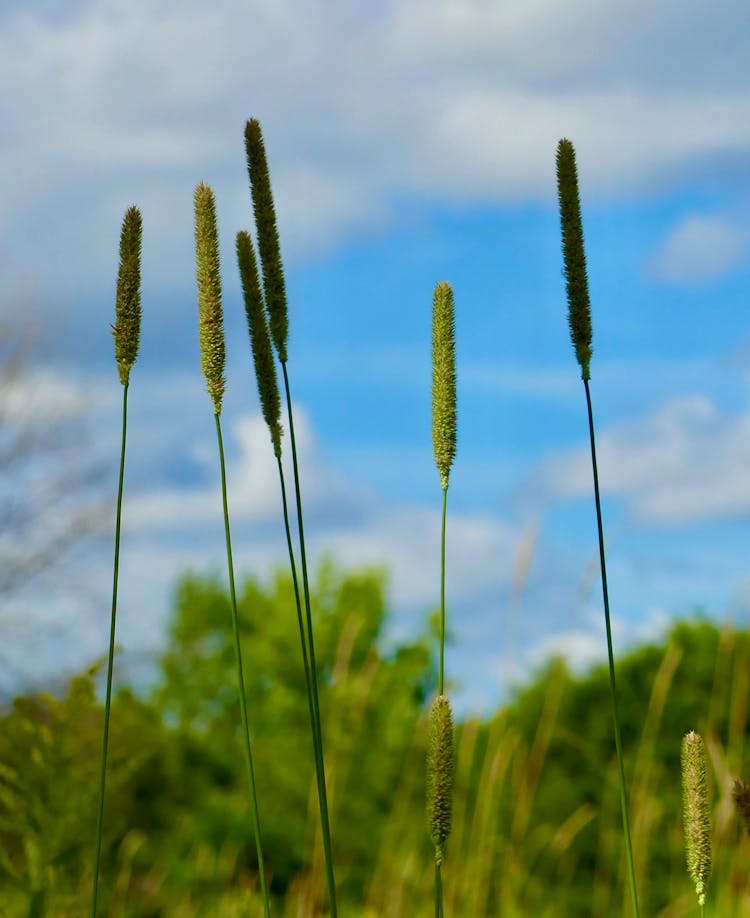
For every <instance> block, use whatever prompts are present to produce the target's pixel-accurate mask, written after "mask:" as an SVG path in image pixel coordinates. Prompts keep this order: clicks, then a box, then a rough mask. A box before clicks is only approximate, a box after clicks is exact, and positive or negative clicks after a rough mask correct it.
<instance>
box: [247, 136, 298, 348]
mask: <svg viewBox="0 0 750 918" xmlns="http://www.w3.org/2000/svg"><path fill="white" fill-rule="evenodd" d="M245 152H246V154H247V170H248V173H249V175H250V190H251V193H252V196H253V210H254V212H255V226H256V228H257V231H258V250H259V252H260V263H261V268H262V270H263V289H264V291H265V296H266V309H267V310H268V316H269V319H270V325H271V338H272V339H273V343H274V347H275V348H276V353H277V354H278V355H279V360H281V361H282V362H285V361H286V341H287V335H288V333H289V321H288V319H287V307H286V284H285V282H284V268H283V266H282V264H281V248H280V246H279V233H278V230H277V228H276V209H275V208H274V204H273V193H272V191H271V177H270V175H269V173H268V161H267V159H266V149H265V146H264V145H263V135H262V133H261V130H260V124H259V122H258V121H256V120H255V118H252V119H251V120H250V121H248V122H247V124H246V125H245Z"/></svg>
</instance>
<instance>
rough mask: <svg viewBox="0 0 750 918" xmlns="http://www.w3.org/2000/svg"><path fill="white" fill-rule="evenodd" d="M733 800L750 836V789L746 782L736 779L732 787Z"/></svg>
mask: <svg viewBox="0 0 750 918" xmlns="http://www.w3.org/2000/svg"><path fill="white" fill-rule="evenodd" d="M732 799H733V800H734V806H735V808H736V810H737V814H738V815H739V817H740V819H742V822H743V823H744V824H745V831H746V832H747V834H748V835H750V787H748V785H747V784H745V782H744V781H740V780H739V779H735V782H734V785H733V786H732Z"/></svg>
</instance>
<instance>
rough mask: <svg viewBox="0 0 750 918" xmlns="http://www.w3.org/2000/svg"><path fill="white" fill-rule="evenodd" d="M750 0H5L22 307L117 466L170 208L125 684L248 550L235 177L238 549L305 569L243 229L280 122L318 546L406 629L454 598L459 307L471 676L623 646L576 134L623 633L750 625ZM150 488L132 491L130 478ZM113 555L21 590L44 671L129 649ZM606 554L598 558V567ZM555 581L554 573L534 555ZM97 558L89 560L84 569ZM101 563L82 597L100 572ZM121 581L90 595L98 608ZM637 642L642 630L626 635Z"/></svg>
mask: <svg viewBox="0 0 750 918" xmlns="http://www.w3.org/2000/svg"><path fill="white" fill-rule="evenodd" d="M749 25H750V13H749V12H748V10H747V6H746V4H744V3H742V2H730V0H727V2H723V3H721V4H714V5H712V6H710V7H709V6H707V5H706V4H703V3H699V2H688V0H679V2H677V0H668V2H666V0H665V2H662V3H660V4H658V5H657V6H655V5H654V4H652V3H646V2H645V0H630V2H629V3H627V4H607V3H601V2H594V0H571V2H566V3H562V2H561V0H534V2H529V0H524V2H520V0H517V2H516V0H512V2H503V3H500V2H496V3H488V2H486V0H442V2H441V0H437V2H436V0H432V2H429V3H428V2H426V0H399V2H395V0H393V2H385V3H381V4H377V5H372V6H371V7H365V6H361V5H360V6H353V5H352V4H347V3H343V2H341V0H336V2H332V3H328V4H326V5H325V6H324V7H322V6H321V5H320V4H314V3H312V2H309V0H294V2H293V0H273V2H255V3H247V2H242V3H240V2H231V0H218V2H216V3H214V4H213V5H212V6H211V8H210V9H208V8H207V6H206V5H205V4H202V3H197V2H191V0H188V2H181V3H179V4H178V3H174V2H166V0H163V2H159V3H153V2H145V0H130V2H127V3H126V2H119V0H100V2H96V3H93V2H90V3H81V2H69V3H65V4H56V3H52V2H36V3H34V2H32V3H28V4H25V5H24V6H23V8H20V7H19V8H16V9H14V8H12V7H9V6H6V7H4V8H3V11H2V12H0V26H2V27H1V28H0V79H2V85H3V86H4V87H5V92H4V93H3V94H2V98H0V116H1V117H0V124H1V125H2V127H1V128H0V140H1V142H2V148H3V153H4V164H5V173H6V176H8V177H10V178H8V180H6V182H4V183H3V187H2V188H1V189H0V207H1V209H2V213H3V214H4V220H3V221H2V227H0V277H1V278H2V279H1V280H0V294H1V295H2V298H3V301H4V304H5V309H6V312H7V314H8V315H9V316H10V317H12V318H14V319H15V318H18V319H19V320H23V321H32V322H34V323H35V324H36V326H37V327H39V328H40V329H43V331H42V333H41V336H42V339H43V340H42V342H41V344H42V345H43V353H44V356H43V357H38V358H37V359H36V360H35V361H34V362H33V363H32V365H31V366H30V367H29V371H28V373H27V374H26V376H25V377H24V381H23V385H24V386H26V387H27V389H28V392H34V393H35V396H34V401H33V406H34V407H33V411H36V412H38V413H39V415H40V417H44V416H45V412H46V413H48V414H49V413H50V412H52V413H53V414H55V415H56V416H59V414H60V412H61V411H62V412H64V411H65V410H70V411H74V409H75V406H76V405H77V404H78V403H79V401H81V400H82V401H83V403H84V404H85V406H86V411H87V413H88V417H89V429H90V432H91V433H90V441H89V448H90V449H91V450H92V451H93V453H94V454H95V455H96V456H97V457H98V458H100V459H101V461H102V462H103V463H105V465H106V467H108V468H110V469H111V476H110V477H111V483H112V486H113V488H114V483H115V475H116V461H117V429H118V424H119V414H118V405H119V384H118V381H117V373H116V367H115V364H114V359H113V355H112V344H111V336H110V323H111V321H112V318H113V291H114V280H115V273H116V261H117V241H118V235H119V226H120V221H121V219H122V215H123V213H124V211H125V209H126V208H127V206H129V205H130V204H131V203H136V204H138V205H139V206H140V207H141V209H142V212H143V219H144V263H143V308H144V319H143V328H142V346H141V355H140V358H139V362H138V364H137V365H136V367H135V369H134V372H133V377H132V386H131V396H130V410H131V414H130V435H131V439H130V453H129V457H128V462H129V466H128V477H127V489H128V490H127V495H126V508H125V517H124V523H125V526H126V529H125V538H124V543H123V567H122V577H123V579H122V591H121V619H120V626H119V628H120V630H119V637H120V640H121V643H122V645H123V652H122V655H121V671H122V672H123V673H127V672H131V673H134V672H136V671H138V668H139V665H140V664H139V661H142V660H144V659H147V658H148V654H150V653H153V652H154V651H155V650H157V649H158V647H159V646H160V642H161V640H162V635H163V624H164V622H165V620H166V616H167V614H168V610H169V604H170V591H171V589H172V587H173V585H174V582H175V579H176V577H177V576H179V573H180V572H181V571H183V570H184V569H185V568H186V567H188V566H193V567H194V568H197V569H198V570H202V571H207V572H215V573H217V574H222V572H223V567H222V564H223V554H222V553H223V543H222V529H221V521H220V519H219V517H218V511H219V509H220V505H219V503H218V500H219V498H218V492H217V481H216V462H215V443H214V430H213V422H212V418H211V408H210V400H209V399H208V397H207V396H206V395H205V393H204V392H203V391H202V389H203V381H202V379H201V376H200V372H199V358H198V347H197V334H196V305H195V287H194V267H193V243H192V192H193V188H194V187H195V185H196V184H197V183H198V182H199V181H205V182H208V183H209V184H211V185H212V186H213V188H214V189H215V191H216V196H217V205H218V215H219V223H220V232H221V242H222V258H223V269H224V289H225V303H224V305H225V314H226V332H227V350H228V369H227V377H228V393H227V397H226V402H225V409H224V424H225V430H226V440H227V448H228V453H229V462H230V468H229V478H230V487H231V489H232V494H231V498H232V501H233V507H234V511H233V518H234V526H235V540H236V557H237V561H238V568H239V569H240V570H241V571H248V572H253V573H256V574H258V575H260V576H264V575H265V574H266V573H267V572H268V571H269V570H270V568H271V567H272V566H273V565H274V564H275V563H277V562H279V563H281V562H283V558H284V543H283V540H282V533H281V531H280V528H279V527H280V522H279V520H278V509H277V504H276V501H275V494H276V491H275V488H276V483H275V479H274V477H273V475H274V467H273V457H272V455H271V453H270V448H269V446H268V442H267V434H266V431H265V429H264V427H263V425H262V422H261V421H260V419H259V414H258V405H257V398H256V396H255V384H254V379H253V377H252V371H251V367H250V363H249V351H248V346H247V334H246V329H245V324H244V315H243V312H242V308H241V304H240V298H239V282H238V277H237V272H236V267H235V264H234V261H233V239H234V234H235V233H236V231H237V230H238V229H241V228H245V227H247V226H249V221H250V202H249V193H248V188H247V177H246V172H245V162H244V151H243V146H242V132H243V127H244V123H245V120H246V119H247V118H249V117H257V118H259V119H260V121H261V123H262V125H263V128H264V133H265V137H266V144H267V148H268V153H269V159H270V166H271V173H272V178H273V181H274V187H275V191H276V196H277V206H278V215H279V226H280V233H281V240H282V250H283V254H284V259H285V264H286V269H287V280H288V287H289V294H290V323H291V331H290V364H289V366H290V372H291V374H292V385H293V391H294V397H295V402H296V404H297V406H298V410H299V412H300V422H299V423H300V425H301V432H302V438H303V452H304V455H303V475H304V478H303V486H304V488H305V495H306V499H307V506H308V515H309V521H308V530H309V536H310V543H311V551H312V554H313V556H314V557H315V558H317V559H319V558H321V557H323V556H325V555H326V554H328V553H330V554H332V555H334V556H335V557H337V558H338V559H339V560H340V561H341V562H342V563H344V564H347V565H348V564H351V565H361V564H366V563H382V564H385V565H386V566H387V567H388V569H389V571H390V587H389V590H390V593H389V595H390V599H391V606H392V608H393V618H392V621H391V626H390V627H391V635H392V636H394V637H398V636H402V635H407V634H409V633H413V632H414V630H415V629H417V628H418V627H420V625H421V623H422V622H423V621H424V617H425V614H426V613H427V611H428V610H429V609H430V608H431V607H433V606H434V604H435V602H436V598H437V588H438V582H437V570H438V568H437V564H438V561H439V555H438V549H439V545H438V528H439V516H438V510H439V501H440V492H439V486H438V477H437V473H436V471H435V469H434V466H433V464H432V451H431V443H430V321H431V299H432V290H433V288H434V285H435V283H436V282H438V281H440V280H448V281H450V282H451V284H452V285H453V288H454V291H455V300H456V329H457V356H458V377H459V384H458V385H459V448H458V455H457V459H456V464H455V467H454V470H453V474H452V480H451V489H450V496H449V508H450V514H451V518H450V522H449V535H448V539H449V548H448V552H449V554H448V559H449V561H448V597H449V604H450V612H449V614H450V617H451V625H452V630H453V632H454V635H455V643H454V645H453V646H452V648H451V649H450V651H449V654H448V669H449V672H450V673H451V674H452V676H453V677H454V678H455V680H456V682H457V683H458V685H459V686H460V696H459V697H460V699H461V702H460V703H461V704H462V705H463V706H464V707H466V708H470V707H476V706H482V705H483V706H485V707H487V706H488V705H490V704H492V703H493V701H494V700H495V699H496V698H497V697H498V694H499V692H500V691H501V690H502V688H503V687H504V686H507V684H508V683H509V682H511V681H513V680H514V679H517V678H519V677H522V676H523V675H524V673H527V672H528V671H529V669H530V668H532V667H533V666H535V665H537V664H538V663H539V662H540V661H541V660H542V659H543V658H544V657H545V655H546V654H548V653H550V652H553V651H560V652H565V653H566V654H567V655H568V656H569V657H570V659H571V661H572V662H573V663H575V664H577V665H579V664H585V663H586V662H587V661H590V660H592V659H599V658H601V657H602V655H603V653H604V644H603V641H604V636H603V623H602V620H601V604H600V593H599V586H598V582H597V581H596V579H595V578H592V559H595V557H596V554H595V553H596V529H595V518H594V510H593V506H592V502H591V495H590V468H589V465H588V444H587V439H586V436H587V431H586V417H585V402H584V396H583V389H582V386H581V383H580V378H579V371H578V367H577V365H576V364H575V360H574V356H573V352H572V348H571V346H570V342H569V337H568V329H567V323H566V304H565V298H564V283H563V278H562V276H561V268H562V264H561V255H560V241H559V221H558V214H557V207H556V189H555V173H554V162H555V149H556V145H557V141H558V140H559V138H560V137H562V136H567V137H569V138H570V139H571V140H572V141H573V143H574V144H575V146H576V150H577V156H578V164H579V172H580V182H581V193H582V204H583V219H584V231H585V235H586V242H587V256H588V264H589V277H590V286H591V299H592V307H593V326H594V358H593V362H592V394H593V399H594V409H595V413H596V416H597V420H598V423H599V436H600V450H601V455H600V474H601V480H602V487H603V497H604V501H605V505H604V513H605V525H606V527H607V532H608V538H609V542H610V549H611V555H610V564H611V571H610V576H611V584H610V591H611V597H612V605H613V614H614V616H615V637H616V641H618V642H619V645H620V646H621V647H625V646H627V645H628V644H629V643H631V642H633V641H635V640H638V639H643V638H647V637H653V636H657V635H659V634H660V633H661V632H662V630H663V628H664V627H665V625H666V623H668V621H669V620H670V618H671V617H672V616H674V615H676V614H679V615H682V614H687V613H690V612H692V611H693V610H695V609H698V608H703V609H706V610H708V611H710V613H711V614H713V615H714V616H715V617H716V618H717V619H723V618H724V617H727V616H729V617H731V618H732V619H733V620H735V621H739V622H742V623H743V624H744V623H746V621H747V613H748V602H750V597H749V596H748V585H749V584H750V579H749V577H750V570H749V569H748V563H747V560H746V559H747V558H748V557H750V551H749V550H750V525H748V522H749V520H748V516H749V515H750V474H749V473H748V469H750V411H749V409H748V398H747V391H748V379H749V377H748V371H747V367H748V365H750V317H748V311H747V308H746V304H747V291H748V289H750V254H749V253H750V216H749V215H750V206H749V205H750V77H748V73H747V67H746V61H747V53H748V41H747V35H748V26H749ZM113 493H114V492H113ZM109 564H110V561H109V557H108V551H106V550H99V549H93V548H92V549H91V550H89V551H88V552H87V553H83V554H81V555H80V556H78V557H76V558H75V559H69V560H68V562H67V568H66V577H67V581H68V582H67V584H66V586H65V588H62V587H61V586H60V582H59V581H58V580H53V581H52V582H51V583H50V581H45V582H40V583H37V584H35V585H33V587H30V589H29V590H28V591H26V592H25V593H21V594H18V595H16V596H15V597H14V598H13V600H12V602H11V603H10V604H9V605H8V612H7V615H8V621H9V622H14V623H21V624H19V625H18V627H15V626H14V627H13V629H11V631H12V640H11V642H10V643H11V645H12V647H13V648H14V653H13V655H14V667H15V669H14V673H15V674H14V675H13V676H10V675H8V676H7V678H5V679H4V680H2V682H3V685H6V686H7V685H10V684H11V683H12V682H13V680H16V679H17V678H18V673H20V674H21V676H22V677H23V678H24V679H30V680H39V679H40V678H41V679H43V678H45V677H46V676H49V675H50V674H51V673H58V672H63V671H65V670H66V669H68V668H69V667H71V666H76V665H85V664H86V663H88V662H89V661H90V660H91V659H93V658H95V657H97V656H98V655H99V654H100V653H101V652H102V650H103V648H104V647H105V645H106V635H107V628H108V609H107V604H108V599H107V595H108V591H109V588H110V587H109V583H110V577H111V574H110V572H109ZM593 571H594V573H596V571H595V569H593ZM519 578H520V580H522V581H523V590H522V593H519V589H518V587H517V586H514V583H516V582H517V581H518V580H519ZM63 579H65V578H63ZM76 588H77V590H78V591H77V590H76ZM81 589H84V592H85V593H86V598H85V601H82V599H81V596H80V591H81ZM616 649H617V648H616Z"/></svg>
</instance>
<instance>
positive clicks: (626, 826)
mask: <svg viewBox="0 0 750 918" xmlns="http://www.w3.org/2000/svg"><path fill="white" fill-rule="evenodd" d="M583 385H584V387H585V389H586V407H587V410H588V419H589V439H590V442H591V467H592V469H593V472H594V502H595V504H596V525H597V530H598V535H599V560H600V565H601V573H602V594H603V597H604V623H605V626H606V631H607V657H608V660H609V685H610V690H611V695H612V717H613V720H614V731H615V749H616V751H617V766H618V770H619V776H620V806H621V809H622V827H623V832H624V835H625V855H626V858H627V866H628V879H629V884H630V899H631V903H632V906H633V915H634V916H635V918H638V916H639V914H640V913H639V910H638V891H637V887H636V882H635V864H634V862H633V846H632V842H631V839H630V819H629V816H628V798H627V792H626V789H625V765H624V762H623V755H622V739H621V736H620V716H619V711H618V703H617V685H616V682H615V658H614V652H613V650H612V624H611V621H610V614H609V591H608V589H607V564H606V560H605V553H604V527H603V525H602V505H601V501H600V499H599V472H598V470H597V465H596V440H595V437H594V414H593V411H592V408H591V392H590V390H589V381H588V379H587V378H586V377H585V376H584V378H583Z"/></svg>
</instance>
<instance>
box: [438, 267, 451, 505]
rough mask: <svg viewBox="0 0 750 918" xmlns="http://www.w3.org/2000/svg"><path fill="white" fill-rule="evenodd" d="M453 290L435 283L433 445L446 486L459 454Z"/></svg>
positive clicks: (449, 286)
mask: <svg viewBox="0 0 750 918" xmlns="http://www.w3.org/2000/svg"><path fill="white" fill-rule="evenodd" d="M453 315H454V310H453V291H452V290H451V285H450V284H449V283H447V281H441V282H440V283H439V284H437V286H436V287H435V294H434V297H433V305H432V446H433V450H434V453H435V465H436V466H437V469H438V472H439V473H440V487H441V488H442V489H443V490H446V489H447V487H448V481H449V478H450V470H451V466H452V465H453V460H454V458H455V456H456V336H455V328H454V318H453Z"/></svg>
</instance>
